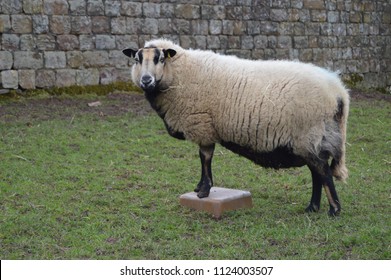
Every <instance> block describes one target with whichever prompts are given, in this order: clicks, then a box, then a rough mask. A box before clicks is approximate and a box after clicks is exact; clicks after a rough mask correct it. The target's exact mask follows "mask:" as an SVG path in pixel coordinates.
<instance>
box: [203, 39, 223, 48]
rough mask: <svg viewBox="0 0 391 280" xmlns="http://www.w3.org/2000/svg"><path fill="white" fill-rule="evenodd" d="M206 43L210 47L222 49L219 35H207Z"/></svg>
mask: <svg viewBox="0 0 391 280" xmlns="http://www.w3.org/2000/svg"><path fill="white" fill-rule="evenodd" d="M206 44H207V48H208V49H220V38H219V36H207V37H206Z"/></svg>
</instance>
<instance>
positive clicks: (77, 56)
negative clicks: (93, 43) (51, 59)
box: [66, 51, 84, 68]
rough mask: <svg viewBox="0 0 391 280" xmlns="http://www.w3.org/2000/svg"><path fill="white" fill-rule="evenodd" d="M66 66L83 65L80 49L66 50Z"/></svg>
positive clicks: (78, 66) (79, 66)
mask: <svg viewBox="0 0 391 280" xmlns="http://www.w3.org/2000/svg"><path fill="white" fill-rule="evenodd" d="M66 58H67V66H68V67H70V68H81V67H82V66H83V65H84V55H83V53H82V52H81V51H67V52H66Z"/></svg>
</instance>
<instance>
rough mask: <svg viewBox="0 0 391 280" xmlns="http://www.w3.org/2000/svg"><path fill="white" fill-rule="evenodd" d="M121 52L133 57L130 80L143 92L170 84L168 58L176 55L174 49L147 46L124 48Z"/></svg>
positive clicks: (164, 87) (157, 89)
mask: <svg viewBox="0 0 391 280" xmlns="http://www.w3.org/2000/svg"><path fill="white" fill-rule="evenodd" d="M122 52H123V53H124V54H125V55H126V56H128V57H131V58H134V60H135V64H134V65H133V67H132V81H133V82H134V83H135V84H136V85H137V86H139V87H140V88H141V89H143V90H144V91H145V92H155V91H160V90H165V89H167V88H168V87H169V86H170V83H171V80H172V75H171V71H170V65H169V60H170V58H172V57H173V56H175V55H176V51H175V50H173V49H163V48H156V47H149V48H141V49H139V50H134V49H125V50H123V51H122Z"/></svg>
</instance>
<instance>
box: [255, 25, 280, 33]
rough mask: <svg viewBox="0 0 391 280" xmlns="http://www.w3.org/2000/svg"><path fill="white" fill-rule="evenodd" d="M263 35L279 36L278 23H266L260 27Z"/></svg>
mask: <svg viewBox="0 0 391 280" xmlns="http://www.w3.org/2000/svg"><path fill="white" fill-rule="evenodd" d="M260 29H261V34H264V35H277V34H279V31H278V23H277V22H265V23H264V24H262V25H261V26H260Z"/></svg>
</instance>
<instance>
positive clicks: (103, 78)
mask: <svg viewBox="0 0 391 280" xmlns="http://www.w3.org/2000/svg"><path fill="white" fill-rule="evenodd" d="M117 77H118V74H117V69H116V68H103V69H101V71H100V73H99V82H100V84H102V85H108V84H111V83H114V82H115V81H116V80H117Z"/></svg>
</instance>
